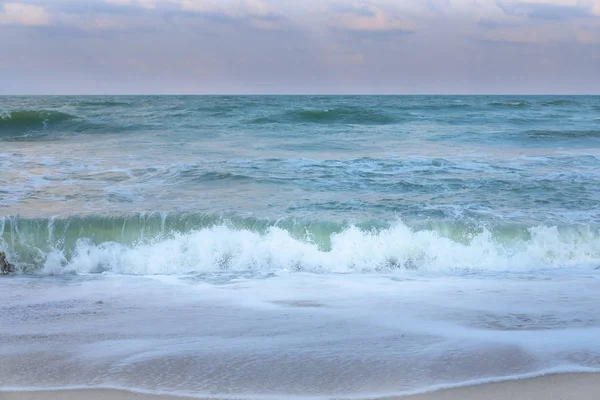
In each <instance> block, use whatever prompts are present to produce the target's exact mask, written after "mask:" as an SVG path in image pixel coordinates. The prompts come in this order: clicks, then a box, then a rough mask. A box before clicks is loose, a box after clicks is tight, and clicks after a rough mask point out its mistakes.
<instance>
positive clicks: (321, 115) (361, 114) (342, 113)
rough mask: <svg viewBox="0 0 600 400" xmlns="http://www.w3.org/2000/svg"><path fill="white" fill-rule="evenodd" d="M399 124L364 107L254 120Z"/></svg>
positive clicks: (278, 115)
mask: <svg viewBox="0 0 600 400" xmlns="http://www.w3.org/2000/svg"><path fill="white" fill-rule="evenodd" d="M395 122H399V119H398V118H394V117H392V116H390V115H388V114H386V113H384V112H382V111H379V110H375V109H370V108H362V107H341V108H330V109H325V110H306V109H304V110H291V111H286V112H284V113H281V114H276V115H269V116H264V117H260V118H256V119H254V120H252V123H254V124H273V123H308V124H336V123H337V124H352V125H387V124H393V123H395Z"/></svg>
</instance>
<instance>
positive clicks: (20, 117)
mask: <svg viewBox="0 0 600 400" xmlns="http://www.w3.org/2000/svg"><path fill="white" fill-rule="evenodd" d="M126 130H128V127H127V126H121V125H117V126H112V125H110V124H106V123H96V122H92V121H90V120H88V119H86V118H84V117H81V116H78V115H74V114H69V113H65V112H61V111H50V110H19V111H10V112H5V113H4V114H1V113H0V141H1V140H5V141H6V140H7V141H35V140H40V139H41V140H52V139H60V138H62V137H64V136H69V135H73V134H80V133H107V132H123V131H126Z"/></svg>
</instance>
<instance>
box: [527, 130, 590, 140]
mask: <svg viewBox="0 0 600 400" xmlns="http://www.w3.org/2000/svg"><path fill="white" fill-rule="evenodd" d="M526 135H527V136H528V137H530V138H532V139H585V138H600V130H560V131H557V130H551V129H534V130H530V131H527V132H526Z"/></svg>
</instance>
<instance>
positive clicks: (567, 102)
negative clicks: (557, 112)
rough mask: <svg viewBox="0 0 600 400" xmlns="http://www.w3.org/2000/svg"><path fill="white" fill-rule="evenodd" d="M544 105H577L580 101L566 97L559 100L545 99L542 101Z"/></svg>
mask: <svg viewBox="0 0 600 400" xmlns="http://www.w3.org/2000/svg"><path fill="white" fill-rule="evenodd" d="M540 104H541V105H543V106H549V107H551V106H577V105H579V104H580V103H579V102H577V101H574V100H566V99H559V100H552V101H543V102H541V103H540Z"/></svg>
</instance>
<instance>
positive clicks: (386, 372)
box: [0, 270, 600, 398]
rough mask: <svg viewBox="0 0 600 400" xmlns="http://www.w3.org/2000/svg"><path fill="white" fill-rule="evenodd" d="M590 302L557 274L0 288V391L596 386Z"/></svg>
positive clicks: (585, 282)
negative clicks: (532, 382)
mask: <svg viewBox="0 0 600 400" xmlns="http://www.w3.org/2000/svg"><path fill="white" fill-rule="evenodd" d="M599 290H600V272H598V271H587V272H586V271H578V272H577V271H569V272H568V273H566V271H561V270H555V271H552V272H551V271H548V272H546V273H539V272H538V273H536V274H531V275H527V274H523V275H514V276H506V277H504V278H502V277H495V278H493V279H492V278H490V279H481V278H465V277H462V278H452V277H446V278H443V277H440V278H428V279H422V278H417V277H412V278H408V277H406V276H404V277H402V276H398V275H385V274H377V275H372V274H362V275H358V274H351V275H330V274H307V273H297V274H285V273H278V274H276V275H272V276H268V275H267V276H263V279H258V278H257V277H253V278H250V279H247V278H244V277H241V276H238V277H237V278H236V277H233V279H231V277H230V279H229V280H228V281H227V282H226V283H208V282H206V281H202V280H198V279H196V278H191V277H190V278H177V277H172V276H160V277H159V276H155V277H153V278H148V277H131V276H129V277H127V276H95V277H55V278H49V277H43V278H39V277H15V278H7V279H2V280H0V340H1V341H2V344H3V345H2V346H0V371H2V383H1V384H0V386H1V387H3V388H9V387H10V388H22V389H25V388H27V389H29V390H31V389H35V388H61V387H63V388H64V387H78V386H79V387H81V386H85V387H118V388H129V389H135V390H141V391H148V392H158V393H175V394H177V393H179V394H186V395H191V396H198V397H237V396H241V397H246V398H262V397H265V398H266V397H286V396H289V397H307V398H318V397H334V396H349V397H370V396H379V395H390V394H398V393H407V392H413V391H424V390H430V389H435V388H439V387H446V386H456V385H461V384H473V383H476V382H484V381H490V380H501V379H505V378H511V377H518V376H534V375H537V374H542V373H545V372H548V371H554V372H558V371H597V370H600V341H598V337H600V319H599V316H598V312H597V310H598V309H600V300H598V297H597V293H598V291H599ZM0 389H1V388H0Z"/></svg>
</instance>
